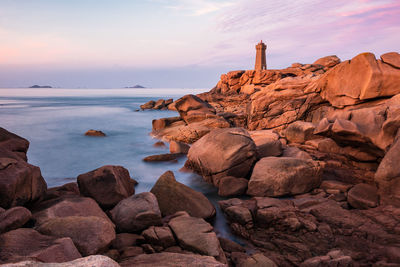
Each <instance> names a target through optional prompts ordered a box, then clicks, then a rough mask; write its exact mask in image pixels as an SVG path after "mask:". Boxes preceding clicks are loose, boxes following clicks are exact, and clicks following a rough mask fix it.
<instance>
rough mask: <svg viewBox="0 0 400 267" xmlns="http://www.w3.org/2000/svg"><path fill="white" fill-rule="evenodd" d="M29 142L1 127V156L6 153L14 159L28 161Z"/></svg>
mask: <svg viewBox="0 0 400 267" xmlns="http://www.w3.org/2000/svg"><path fill="white" fill-rule="evenodd" d="M28 148H29V142H28V140H26V139H24V138H22V137H20V136H18V135H16V134H14V133H11V132H9V131H7V130H6V129H4V128H1V127H0V155H3V154H4V153H6V152H9V153H7V154H8V156H7V157H11V158H13V159H17V160H23V161H27V157H26V152H27V151H28Z"/></svg>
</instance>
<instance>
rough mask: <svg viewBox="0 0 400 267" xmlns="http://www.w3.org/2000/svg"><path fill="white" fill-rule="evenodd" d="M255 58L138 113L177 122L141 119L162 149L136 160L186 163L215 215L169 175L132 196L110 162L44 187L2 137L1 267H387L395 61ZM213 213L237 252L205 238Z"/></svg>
mask: <svg viewBox="0 0 400 267" xmlns="http://www.w3.org/2000/svg"><path fill="white" fill-rule="evenodd" d="M256 49H257V56H256V64H255V69H254V70H246V71H245V70H239V71H232V72H229V73H227V74H223V75H221V79H220V81H219V82H218V84H217V85H216V86H215V87H214V88H213V89H212V90H210V91H209V92H205V93H201V94H198V95H185V96H183V97H181V98H180V99H178V100H176V101H173V100H172V99H168V100H164V99H159V100H157V101H149V102H148V103H145V104H144V105H142V106H141V108H142V109H143V110H145V109H163V110H167V109H168V110H176V111H177V112H178V113H179V116H176V117H167V118H161V119H155V120H153V122H152V126H153V131H152V134H153V136H155V137H156V138H158V139H161V140H162V141H164V142H170V153H169V154H163V155H155V156H154V157H152V158H151V159H149V158H146V161H151V160H152V159H155V161H160V160H163V159H165V160H167V161H170V160H174V159H175V157H177V156H185V155H187V161H186V163H185V166H184V169H185V170H187V171H193V172H196V173H198V174H199V175H201V176H202V177H203V179H204V180H205V181H207V182H208V183H210V184H212V185H214V186H215V187H216V188H218V194H219V195H220V196H222V197H225V199H224V200H222V201H220V202H219V207H214V205H213V204H212V203H211V202H210V201H209V200H208V199H207V197H206V196H205V195H204V194H202V193H200V192H197V191H195V190H193V189H192V188H190V187H188V186H186V185H184V184H182V183H180V182H179V181H177V180H176V179H175V176H174V174H173V173H172V172H170V171H168V170H165V171H166V172H165V173H164V174H163V175H162V176H161V177H159V179H158V180H157V182H156V184H155V185H154V186H153V188H152V189H151V191H150V192H144V193H140V194H135V189H134V185H135V184H136V181H135V180H133V179H131V177H130V174H129V172H128V170H126V169H125V168H124V167H122V166H112V165H107V166H103V167H101V168H98V169H96V170H92V171H90V170H88V172H87V173H83V174H80V175H79V176H78V177H77V180H76V182H73V183H68V184H66V185H63V186H59V187H56V188H47V185H46V182H45V181H44V179H43V177H42V176H41V172H40V168H39V167H36V166H33V165H31V164H29V163H28V162H27V157H26V153H27V150H28V147H29V142H28V141H27V140H25V139H24V138H22V137H19V136H17V135H15V134H13V133H10V132H8V131H7V130H5V129H3V128H0V177H1V179H0V192H1V194H0V207H1V208H0V263H6V264H8V263H11V262H21V261H23V260H29V261H31V263H30V264H36V263H35V262H37V261H40V262H67V261H69V262H70V263H69V264H70V265H65V266H74V265H78V264H82V266H88V265H89V264H93V265H94V264H98V265H100V264H103V266H123V267H124V266H199V267H200V266H240V267H244V266H303V267H308V266H336V267H347V266H398V265H399V264H400V165H398V164H396V163H397V160H398V158H399V157H400V139H399V135H400V131H399V127H400V55H399V54H398V53H395V52H392V53H386V54H384V55H382V56H381V57H380V59H376V57H375V55H373V54H371V53H362V54H359V55H357V56H355V57H354V58H352V59H351V60H347V61H343V62H342V61H341V60H340V59H339V58H338V57H337V56H327V57H324V58H321V59H318V60H317V61H315V62H314V63H313V64H300V63H294V64H292V65H291V66H290V67H288V68H286V69H280V70H270V69H267V65H266V56H265V49H266V46H265V44H263V43H262V42H260V43H259V44H258V45H257V46H256ZM138 182H139V183H140V181H138ZM217 209H219V210H221V211H222V212H223V213H224V215H225V217H226V219H227V222H228V224H229V226H230V228H231V231H232V232H233V233H234V234H235V235H236V236H238V237H239V238H241V240H242V241H243V242H241V244H239V243H236V242H234V241H233V240H229V239H226V238H222V237H219V236H218V235H217V233H216V232H215V231H214V229H213V226H212V225H211V223H212V218H213V217H214V216H215V214H216V211H217ZM93 255H96V256H93ZM101 255H106V256H107V257H104V256H101ZM81 257H85V258H81ZM110 258H112V259H113V260H111V259H110ZM32 261H33V263H32ZM117 262H118V263H117ZM85 263H86V265H84V264H85ZM18 264H20V265H18ZM23 264H26V263H17V265H12V266H25V265H23ZM39 266H40V265H39ZM60 266H64V265H60Z"/></svg>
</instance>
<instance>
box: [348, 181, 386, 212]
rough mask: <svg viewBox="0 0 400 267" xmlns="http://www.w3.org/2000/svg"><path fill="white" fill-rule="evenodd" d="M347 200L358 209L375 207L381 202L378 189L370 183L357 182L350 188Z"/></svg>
mask: <svg viewBox="0 0 400 267" xmlns="http://www.w3.org/2000/svg"><path fill="white" fill-rule="evenodd" d="M347 201H348V202H349V204H350V205H351V206H352V207H353V208H356V209H369V208H375V207H376V206H378V204H379V196H378V190H377V189H376V187H374V186H372V185H369V184H357V185H355V186H354V187H353V188H351V189H350V190H349V192H348V194H347Z"/></svg>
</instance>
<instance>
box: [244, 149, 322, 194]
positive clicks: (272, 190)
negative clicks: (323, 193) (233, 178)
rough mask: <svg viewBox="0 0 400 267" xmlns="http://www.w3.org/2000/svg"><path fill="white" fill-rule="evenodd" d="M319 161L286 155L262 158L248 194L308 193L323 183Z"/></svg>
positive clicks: (250, 182)
mask: <svg viewBox="0 0 400 267" xmlns="http://www.w3.org/2000/svg"><path fill="white" fill-rule="evenodd" d="M321 178H322V169H321V166H320V165H319V163H318V162H315V161H312V160H302V159H297V158H286V157H281V158H277V157H267V158H262V159H261V160H260V161H258V162H257V163H256V165H255V166H254V170H253V173H252V175H251V178H250V181H249V184H248V190H247V194H249V195H251V196H273V197H276V196H285V195H297V194H302V193H306V192H308V191H310V190H312V189H314V188H316V187H318V186H319V185H320V183H321Z"/></svg>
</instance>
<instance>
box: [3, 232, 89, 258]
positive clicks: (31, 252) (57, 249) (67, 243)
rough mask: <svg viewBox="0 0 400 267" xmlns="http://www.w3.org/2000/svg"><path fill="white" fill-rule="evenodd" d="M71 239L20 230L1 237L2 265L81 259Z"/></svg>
mask: <svg viewBox="0 0 400 267" xmlns="http://www.w3.org/2000/svg"><path fill="white" fill-rule="evenodd" d="M80 257H81V255H80V254H79V252H78V250H77V249H76V247H75V245H74V243H73V242H72V240H71V239H70V238H57V237H53V236H46V235H42V234H40V233H39V232H37V231H35V230H33V229H28V228H19V229H17V230H12V231H10V232H7V233H4V234H2V235H0V263H6V262H16V261H21V260H28V259H29V260H31V259H35V260H38V261H42V262H65V261H71V260H74V259H77V258H80Z"/></svg>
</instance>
